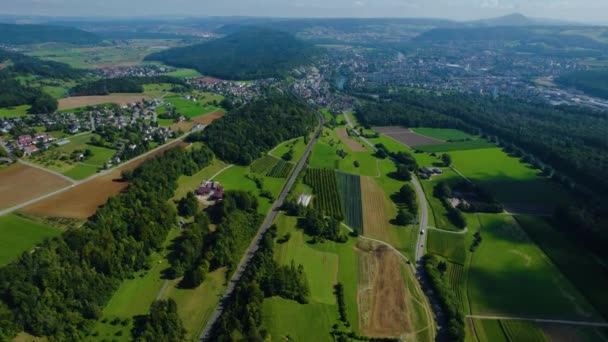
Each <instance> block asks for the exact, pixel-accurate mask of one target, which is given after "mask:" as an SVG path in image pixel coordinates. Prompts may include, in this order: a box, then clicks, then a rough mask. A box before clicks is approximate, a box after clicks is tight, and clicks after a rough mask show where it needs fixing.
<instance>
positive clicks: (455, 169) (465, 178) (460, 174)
mask: <svg viewBox="0 0 608 342" xmlns="http://www.w3.org/2000/svg"><path fill="white" fill-rule="evenodd" d="M450 169H452V171H454V172H456V173H457V174H458V175H459V176H460V177H462V179H464V180H466V181H467V182H469V183H473V182H472V181H471V180H470V179H468V178H467V177H465V175H463V174H462V173H461V172H460V171H458V169H457V168H455V167H454V166H453V165H450Z"/></svg>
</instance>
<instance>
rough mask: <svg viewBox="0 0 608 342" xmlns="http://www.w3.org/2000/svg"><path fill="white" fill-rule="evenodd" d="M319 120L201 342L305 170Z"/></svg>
mask: <svg viewBox="0 0 608 342" xmlns="http://www.w3.org/2000/svg"><path fill="white" fill-rule="evenodd" d="M319 120H320V125H319V127H318V128H317V131H316V133H315V135H314V137H313V138H312V139H311V140H310V142H309V143H308V147H307V148H306V152H305V153H304V155H303V156H302V158H300V161H298V164H297V165H296V167H295V169H294V171H293V172H292V173H291V175H290V176H289V179H288V180H287V183H286V184H285V186H284V187H283V190H282V191H281V194H280V195H279V197H278V198H277V200H276V201H275V202H274V204H273V205H272V208H271V209H270V212H268V215H266V219H265V220H264V222H263V223H262V226H261V227H260V229H259V230H258V233H257V234H256V236H255V237H254V238H253V240H252V242H251V244H250V245H249V248H248V249H247V251H246V253H245V255H244V256H243V258H242V259H241V261H240V262H239V265H238V267H237V268H236V271H235V272H234V274H233V275H232V278H231V279H230V281H229V283H228V287H226V290H224V294H223V295H222V298H221V299H220V303H219V304H218V306H217V308H216V309H215V311H214V312H213V314H212V315H211V318H210V319H209V321H207V325H206V326H205V329H204V330H203V332H202V333H201V335H200V337H199V341H207V340H209V334H210V333H211V329H212V328H213V325H214V324H215V322H216V321H217V320H218V318H219V317H220V316H221V315H222V312H223V311H224V306H223V305H224V304H223V303H224V302H225V301H226V300H227V299H228V298H229V297H230V296H231V295H232V292H234V288H235V287H236V284H237V283H238V282H239V280H240V279H241V277H242V276H243V273H245V270H246V269H247V265H249V262H250V261H251V259H253V256H254V255H255V252H257V250H258V246H259V243H260V241H261V240H262V237H263V236H264V234H265V233H266V232H267V231H268V229H269V228H270V226H271V225H272V222H273V221H274V219H275V217H276V216H277V214H278V213H279V209H280V208H281V206H282V205H283V201H284V200H285V197H287V194H288V193H289V191H290V190H291V187H292V186H293V185H294V184H295V182H296V179H297V178H298V174H300V172H301V171H302V169H303V168H304V165H306V160H307V159H308V156H309V155H310V153H311V151H312V147H313V145H314V143H315V142H316V141H317V139H318V138H319V135H320V134H321V131H322V129H323V125H324V124H325V121H324V119H323V115H321V114H320V113H319Z"/></svg>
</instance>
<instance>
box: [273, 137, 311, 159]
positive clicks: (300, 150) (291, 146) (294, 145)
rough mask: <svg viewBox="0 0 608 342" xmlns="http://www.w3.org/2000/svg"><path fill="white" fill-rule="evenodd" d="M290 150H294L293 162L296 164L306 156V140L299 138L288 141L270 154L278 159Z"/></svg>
mask: <svg viewBox="0 0 608 342" xmlns="http://www.w3.org/2000/svg"><path fill="white" fill-rule="evenodd" d="M290 150H293V155H292V158H291V160H292V161H294V162H296V161H297V160H300V158H302V156H303V155H304V152H306V144H305V143H304V138H297V139H293V140H289V141H286V142H284V143H282V144H280V145H279V146H277V147H275V148H274V149H273V150H272V151H270V152H268V154H270V155H273V156H275V157H277V158H281V157H283V155H284V154H286V153H287V152H289V151H290Z"/></svg>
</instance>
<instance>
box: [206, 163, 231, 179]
mask: <svg viewBox="0 0 608 342" xmlns="http://www.w3.org/2000/svg"><path fill="white" fill-rule="evenodd" d="M233 166H234V164H230V165H228V166H226V167H224V168H223V169H221V170H219V171H218V172H216V173H215V174H214V175H213V176H211V177H209V179H208V181H212V180H213V179H214V178H215V177H217V176H219V175H220V173H222V172H224V171H226V170H228V169H229V168H231V167H233Z"/></svg>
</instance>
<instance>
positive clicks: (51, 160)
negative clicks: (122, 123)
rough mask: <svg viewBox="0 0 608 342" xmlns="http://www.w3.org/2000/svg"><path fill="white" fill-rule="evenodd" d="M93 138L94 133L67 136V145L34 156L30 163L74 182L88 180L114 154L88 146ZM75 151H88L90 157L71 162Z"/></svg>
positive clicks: (113, 152)
mask: <svg viewBox="0 0 608 342" xmlns="http://www.w3.org/2000/svg"><path fill="white" fill-rule="evenodd" d="M53 136H56V135H53ZM93 136H95V134H94V133H85V134H81V135H77V136H69V137H67V139H68V140H69V141H70V142H69V143H67V144H65V145H62V146H59V147H55V148H51V149H50V150H48V151H45V152H44V153H41V154H38V155H35V156H33V157H32V158H31V161H32V162H34V163H36V164H39V165H41V166H44V167H46V168H48V169H50V170H53V171H57V172H60V173H62V174H63V175H65V176H68V177H70V178H72V179H75V180H82V179H85V178H88V177H89V176H91V175H94V174H95V173H96V172H97V171H98V170H99V169H100V168H102V167H103V166H104V164H105V163H106V162H108V161H110V159H111V158H112V157H113V156H114V154H115V153H116V150H113V149H109V148H105V147H99V146H94V145H90V144H88V142H89V141H90V140H91V137H93ZM77 150H78V151H82V152H84V151H85V150H90V151H91V152H92V156H90V157H88V158H87V159H85V160H83V161H82V162H78V161H73V160H72V159H71V155H72V153H73V152H74V151H77ZM62 159H63V160H62Z"/></svg>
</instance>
